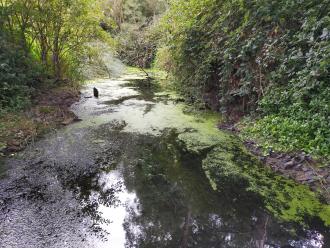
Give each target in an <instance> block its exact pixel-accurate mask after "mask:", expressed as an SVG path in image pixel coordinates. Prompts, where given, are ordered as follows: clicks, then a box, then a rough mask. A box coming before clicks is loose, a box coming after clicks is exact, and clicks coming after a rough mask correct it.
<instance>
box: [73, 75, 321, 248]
mask: <svg viewBox="0 0 330 248" xmlns="http://www.w3.org/2000/svg"><path fill="white" fill-rule="evenodd" d="M145 83H146V82H145V81H144V80H143V79H139V80H132V79H127V78H125V79H122V80H118V81H111V84H109V83H106V82H103V84H101V86H100V87H98V88H100V92H102V94H103V96H101V97H100V99H98V100H96V99H91V100H88V102H86V103H85V104H84V103H82V104H80V105H79V107H78V108H76V111H78V112H79V111H82V112H83V114H82V115H86V116H88V118H87V121H86V120H84V123H83V124H86V123H88V120H91V123H93V121H95V119H96V118H98V117H100V115H102V119H101V118H100V120H101V121H100V122H98V125H99V126H98V127H97V129H96V132H95V140H96V141H98V140H102V146H100V150H99V153H98V154H97V156H96V157H97V159H96V160H95V162H96V163H98V164H99V168H101V171H100V172H99V173H97V174H95V175H93V176H91V177H89V178H85V179H84V180H81V181H78V182H77V188H78V192H79V194H80V197H81V201H82V204H83V205H84V211H85V213H86V214H87V215H88V216H90V217H92V219H93V221H94V228H95V230H97V231H98V232H99V233H103V237H104V238H105V240H104V242H105V243H106V244H107V245H109V247H142V248H143V247H175V248H177V247H182V248H186V247H187V248H188V247H207V248H211V247H242V248H244V247H256V248H266V247H269V248H271V247H272V248H277V247H297V248H298V247H307V248H312V247H315V248H316V247H323V244H324V241H323V236H322V235H321V234H319V233H318V232H311V233H307V235H306V231H305V230H303V229H302V228H301V227H297V226H293V225H290V224H285V225H284V224H282V223H278V222H277V221H276V220H275V219H274V218H272V217H271V216H269V215H268V214H267V211H265V209H264V207H263V203H262V201H261V200H260V199H259V198H258V197H257V196H256V195H254V194H252V193H249V192H246V191H244V190H241V189H237V188H234V186H232V185H227V187H226V191H225V192H221V191H220V192H215V191H214V190H213V189H212V188H211V186H210V183H209V181H208V179H207V178H206V176H205V175H204V172H203V171H202V170H201V160H202V159H203V157H202V156H200V157H196V156H193V155H192V154H187V153H186V152H185V151H184V150H183V149H182V147H180V142H178V139H177V138H178V133H179V131H178V130H180V128H183V129H185V128H187V127H186V125H184V124H186V122H187V120H180V119H178V118H177V116H178V115H179V116H180V115H182V113H181V112H182V111H181V109H180V108H178V107H177V106H175V104H174V103H173V102H167V101H162V100H159V99H157V100H156V99H155V92H156V91H157V88H153V86H152V87H151V88H150V87H149V86H148V87H147V86H146V85H145ZM147 83H150V82H147ZM79 108H80V109H79ZM81 108H86V109H88V111H92V112H89V113H88V111H87V112H86V111H85V110H83V109H81ZM109 109H111V113H110V112H107V111H109ZM102 111H103V112H102ZM104 113H105V114H104ZM93 115H96V116H97V117H93V118H90V116H93ZM173 120H177V121H176V122H175V123H174V122H173ZM102 123H105V124H104V125H101V124H102ZM111 141H115V143H116V144H120V147H119V150H120V152H119V153H118V154H115V155H114V153H112V151H111V149H112V148H111V144H112V143H111ZM109 154H111V156H109ZM113 159H115V161H112V160H113ZM100 247H101V246H100Z"/></svg>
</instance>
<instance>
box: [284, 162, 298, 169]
mask: <svg viewBox="0 0 330 248" xmlns="http://www.w3.org/2000/svg"><path fill="white" fill-rule="evenodd" d="M295 165H296V164H295V162H294V161H293V160H291V161H289V162H286V163H285V164H284V169H286V170H290V169H292V168H293V167H294V166H295Z"/></svg>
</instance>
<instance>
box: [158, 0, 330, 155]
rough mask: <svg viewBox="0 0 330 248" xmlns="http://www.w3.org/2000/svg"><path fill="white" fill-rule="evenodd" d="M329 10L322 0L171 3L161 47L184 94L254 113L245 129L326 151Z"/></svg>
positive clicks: (329, 149) (329, 136)
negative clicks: (255, 119) (255, 116)
mask: <svg viewBox="0 0 330 248" xmlns="http://www.w3.org/2000/svg"><path fill="white" fill-rule="evenodd" d="M329 13H330V2H329V1H327V0H322V1H319V0H293V1H284V0H279V1H269V0H262V1H257V0H250V1H241V0H223V1H216V0H213V1H212V0H203V1H196V0H189V1H185V2H184V3H183V2H182V1H178V0H173V1H171V7H170V9H169V11H168V12H167V14H166V15H165V16H164V18H163V19H162V21H161V24H160V30H161V32H162V33H165V35H163V37H164V38H163V40H162V46H163V47H162V49H166V50H167V52H168V53H169V54H170V56H168V55H167V56H166V59H170V63H171V66H170V67H168V68H170V71H171V72H172V73H173V75H174V76H175V77H176V78H177V79H178V81H179V83H180V84H179V87H180V89H181V90H182V92H183V93H184V94H185V95H186V96H187V97H188V98H189V99H191V100H193V101H195V102H203V103H206V105H209V106H210V107H212V108H215V109H216V110H219V111H222V112H226V113H228V114H233V113H234V114H237V113H239V114H246V113H250V112H251V111H256V110H257V112H258V113H259V115H260V116H261V120H260V121H258V122H257V123H256V124H255V125H254V126H253V127H252V128H249V131H251V132H253V133H255V134H256V135H257V136H260V137H263V138H264V139H267V138H271V139H272V140H273V141H275V142H277V143H278V144H279V145H280V146H282V147H289V148H290V149H291V150H297V149H299V150H305V151H306V152H311V153H313V154H317V155H326V154H330V132H329V130H330V117H329V116H330V103H329V101H330V87H329V85H330V83H329V80H330V74H329V69H330V68H329V67H330V17H329ZM158 60H161V59H159V58H158ZM167 64H168V61H167Z"/></svg>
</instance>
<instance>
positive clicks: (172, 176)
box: [123, 133, 286, 248]
mask: <svg viewBox="0 0 330 248" xmlns="http://www.w3.org/2000/svg"><path fill="white" fill-rule="evenodd" d="M171 136H172V137H171ZM174 136H175V135H174ZM173 138H174V137H173V133H169V134H168V136H166V137H162V138H161V139H159V138H158V139H156V138H151V137H149V138H148V139H145V138H144V139H143V141H142V140H140V141H139V142H141V141H142V143H143V144H138V145H137V146H136V147H139V148H140V149H139V151H138V152H137V154H134V155H133V154H131V155H133V157H134V158H135V159H136V157H140V158H141V157H142V160H143V164H142V165H141V166H130V167H125V168H124V170H126V171H124V173H123V174H124V180H125V183H126V187H127V188H128V189H131V190H134V191H135V192H136V194H137V198H138V199H139V204H140V206H139V211H138V212H137V211H136V210H134V209H133V208H132V209H128V213H129V214H127V216H126V219H125V224H124V227H125V231H126V238H127V241H126V242H127V243H126V246H127V247H182V248H186V247H257V248H259V247H263V246H262V245H264V244H265V242H266V239H267V237H266V226H267V222H268V216H267V215H266V214H264V213H260V214H259V213H258V218H257V220H255V219H254V218H253V216H254V213H255V210H256V209H258V207H257V206H256V204H259V203H256V202H255V201H254V200H253V198H251V196H249V195H248V194H247V193H246V192H241V193H242V194H241V195H237V196H236V197H233V196H231V197H230V198H227V196H228V192H227V194H226V196H224V195H217V194H215V192H214V191H213V190H212V189H211V187H210V186H209V182H208V181H207V179H206V177H205V176H204V174H203V173H201V171H200V170H199V168H200V164H199V163H200V159H198V158H195V157H191V158H190V159H189V158H187V156H189V155H187V154H186V155H185V159H184V161H185V162H183V161H181V160H180V157H181V156H182V155H183V154H181V153H178V147H176V144H174V139H173ZM233 199H234V200H233ZM275 228H277V227H275ZM278 231H280V230H276V229H275V230H274V233H276V232H278ZM285 236H286V235H283V239H285ZM251 237H252V240H251Z"/></svg>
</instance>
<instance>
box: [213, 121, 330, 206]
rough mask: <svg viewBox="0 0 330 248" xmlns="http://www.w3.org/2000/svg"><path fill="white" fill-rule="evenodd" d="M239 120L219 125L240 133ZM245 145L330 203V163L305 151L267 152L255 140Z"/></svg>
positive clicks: (247, 141)
mask: <svg viewBox="0 0 330 248" xmlns="http://www.w3.org/2000/svg"><path fill="white" fill-rule="evenodd" d="M237 122H238V121H236V122H224V123H220V124H219V125H218V127H219V129H221V130H226V131H229V132H231V133H234V134H236V135H239V133H240V130H239V128H238V127H237V125H236V124H237ZM244 145H245V147H246V148H247V149H248V150H249V151H250V152H251V153H252V154H253V155H255V156H256V157H257V158H258V159H259V161H260V162H262V164H263V165H264V166H267V167H269V168H271V169H272V170H273V171H274V172H276V173H278V174H280V175H282V176H284V177H287V178H290V179H293V180H294V181H296V182H297V183H300V184H304V185H308V186H309V187H310V188H311V189H312V190H313V191H314V192H321V197H322V198H324V200H325V201H326V202H327V203H328V204H329V203H330V164H327V165H325V166H322V167H320V161H317V160H315V159H314V158H313V157H312V156H310V155H308V154H306V153H304V152H300V153H298V152H296V153H293V152H292V153H286V152H277V151H276V152H274V151H272V150H269V151H268V152H266V153H265V151H264V149H263V148H262V147H261V146H259V145H258V143H257V142H255V141H253V140H244Z"/></svg>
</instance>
